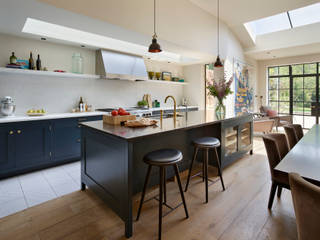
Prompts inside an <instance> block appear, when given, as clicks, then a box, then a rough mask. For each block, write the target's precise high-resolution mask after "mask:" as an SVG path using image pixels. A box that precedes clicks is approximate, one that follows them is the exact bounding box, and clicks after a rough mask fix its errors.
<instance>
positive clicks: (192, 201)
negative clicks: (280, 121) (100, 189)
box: [0, 139, 297, 240]
mask: <svg viewBox="0 0 320 240" xmlns="http://www.w3.org/2000/svg"><path fill="white" fill-rule="evenodd" d="M223 174H224V175H223V177H224V181H225V185H226V191H224V192H222V191H221V190H222V189H221V184H220V182H217V183H216V184H214V185H212V186H211V187H210V189H209V203H208V204H204V199H205V193H204V184H203V183H202V182H201V179H193V180H192V181H191V186H190V188H189V190H188V193H186V201H187V205H188V209H189V215H190V218H189V219H185V215H184V210H183V207H180V208H179V209H177V210H176V211H174V212H172V213H170V214H169V215H167V216H166V217H164V219H163V239H174V240H176V239H184V240H185V239H190V240H196V239H210V240H211V239H213V240H214V239H223V240H225V239H235V240H249V239H279V240H280V239H281V240H286V239H297V234H296V223H295V216H294V211H293V205H292V201H291V195H290V192H289V191H288V190H284V191H283V194H282V198H281V199H280V200H279V199H277V198H275V201H274V205H273V209H272V212H269V211H268V209H267V202H268V197H269V190H270V176H269V168H268V164H267V159H266V154H265V150H264V146H263V143H262V141H261V139H255V142H254V155H252V156H250V155H247V156H246V157H244V158H242V159H240V160H239V161H237V162H236V163H235V164H233V165H232V166H230V167H228V168H227V169H225V170H224V173H223ZM183 184H185V180H184V181H183ZM156 193H157V191H156V190H154V191H151V192H150V193H149V194H148V195H149V196H153V194H156ZM138 199H139V195H138V196H135V201H134V216H135V215H136V212H137V205H138ZM179 201H180V198H179V194H178V188H177V186H176V183H175V182H170V183H168V203H169V204H172V205H174V204H176V203H178V202H179ZM157 204H158V202H156V201H154V200H152V201H149V202H147V203H145V205H144V207H143V209H142V214H141V217H140V220H139V222H135V223H134V236H133V237H132V239H139V240H144V239H148V240H150V239H157V228H158V208H157V206H158V205H157ZM0 239H1V240H15V239H23V240H29V239H30V240H40V239H41V240H51V239H59V240H65V239H68V240H72V239H75V240H89V239H90V240H91V239H92V240H109V239H125V237H124V224H123V222H122V221H121V220H120V219H119V218H118V217H117V216H116V215H115V214H114V213H113V212H112V211H111V210H110V209H108V207H106V206H105V205H104V204H103V202H102V201H101V200H100V199H98V198H97V197H96V196H95V195H94V194H93V193H92V192H91V191H90V190H87V191H84V192H80V191H78V192H74V193H71V194H69V195H66V196H63V197H61V198H58V199H55V200H51V201H49V202H46V203H43V204H41V205H38V206H35V207H32V208H29V209H27V210H25V211H22V212H19V213H16V214H14V215H11V216H8V217H5V218H2V219H0Z"/></svg>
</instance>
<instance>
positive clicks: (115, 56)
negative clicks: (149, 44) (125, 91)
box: [96, 50, 148, 81]
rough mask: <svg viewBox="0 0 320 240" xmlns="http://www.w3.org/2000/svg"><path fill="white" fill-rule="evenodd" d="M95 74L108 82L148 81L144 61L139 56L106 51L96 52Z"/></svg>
mask: <svg viewBox="0 0 320 240" xmlns="http://www.w3.org/2000/svg"><path fill="white" fill-rule="evenodd" d="M96 74H97V75H100V76H101V78H105V79H109V80H131V81H143V80H147V79H148V75H147V69H146V66H145V63H144V59H143V58H142V57H141V56H136V55H130V54H125V53H120V52H113V51H107V50H97V52H96Z"/></svg>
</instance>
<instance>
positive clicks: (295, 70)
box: [292, 64, 303, 75]
mask: <svg viewBox="0 0 320 240" xmlns="http://www.w3.org/2000/svg"><path fill="white" fill-rule="evenodd" d="M301 74H303V65H302V64H300V65H292V75H301Z"/></svg>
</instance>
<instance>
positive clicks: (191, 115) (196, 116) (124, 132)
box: [81, 110, 250, 140]
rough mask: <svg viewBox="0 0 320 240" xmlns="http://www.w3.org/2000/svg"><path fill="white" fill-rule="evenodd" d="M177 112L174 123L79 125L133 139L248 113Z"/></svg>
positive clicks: (90, 123)
mask: <svg viewBox="0 0 320 240" xmlns="http://www.w3.org/2000/svg"><path fill="white" fill-rule="evenodd" d="M179 114H181V115H182V117H177V122H176V124H174V121H173V118H166V119H163V120H162V123H161V122H160V120H159V119H156V120H158V124H157V125H156V126H151V127H141V128H129V127H124V126H114V125H109V124H105V123H103V121H93V122H84V123H81V125H83V126H85V127H89V128H93V129H95V130H98V131H101V132H103V133H106V134H110V135H113V136H116V137H119V138H122V139H126V140H134V139H137V138H141V137H146V136H150V135H155V134H160V133H165V132H170V131H178V130H186V129H191V128H197V127H201V126H206V125H211V124H217V123H220V122H222V121H228V120H232V119H236V118H241V117H244V116H248V115H250V114H248V113H243V114H242V115H241V116H236V115H235V114H227V116H226V117H225V118H224V119H218V118H217V116H216V114H215V113H214V111H203V110H202V111H192V112H185V113H179Z"/></svg>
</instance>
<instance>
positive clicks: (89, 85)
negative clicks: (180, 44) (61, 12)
mask: <svg viewBox="0 0 320 240" xmlns="http://www.w3.org/2000/svg"><path fill="white" fill-rule="evenodd" d="M12 51H14V52H15V53H16V56H18V57H19V58H24V59H28V57H29V53H30V51H32V52H33V53H34V58H35V55H36V54H38V53H39V54H40V56H41V59H42V65H43V66H47V68H48V70H51V71H52V70H54V69H63V70H66V71H70V70H71V57H72V54H73V53H74V52H81V54H82V55H83V57H84V71H85V73H88V74H94V71H95V51H93V50H88V49H83V48H76V47H72V46H68V45H61V44H53V43H48V42H44V41H40V40H39V41H38V40H31V39H24V38H19V37H13V36H8V35H1V34H0V66H4V65H5V64H7V63H8V62H9V57H10V55H11V52H12ZM160 66H161V70H166V69H167V68H169V67H168V66H167V65H165V64H162V65H160ZM175 69H177V70H176V72H178V73H180V72H182V70H181V67H178V68H177V67H175V66H171V68H170V69H168V70H170V71H175ZM145 93H150V94H151V96H152V99H153V100H155V99H157V100H158V101H160V102H161V104H162V105H163V104H164V103H163V102H164V98H165V97H166V96H167V95H173V96H175V97H176V99H177V101H178V103H179V104H180V103H181V98H182V96H183V86H177V85H161V84H152V83H145V82H128V81H123V82H122V81H121V82H120V81H109V80H92V79H71V78H54V77H40V76H29V75H7V74H0V97H4V96H7V95H9V96H12V97H13V98H14V100H15V103H16V105H17V109H16V111H17V113H18V114H19V113H24V112H26V111H27V109H30V108H45V109H46V110H47V111H49V112H51V113H54V112H68V111H70V110H71V109H72V108H73V107H74V106H75V105H76V104H77V103H78V101H79V98H80V96H82V97H84V99H85V100H86V101H88V104H92V105H93V107H94V108H101V107H115V106H124V107H129V106H135V105H136V103H137V101H139V100H141V99H142V96H143V94H145ZM170 104H171V103H168V105H170Z"/></svg>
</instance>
